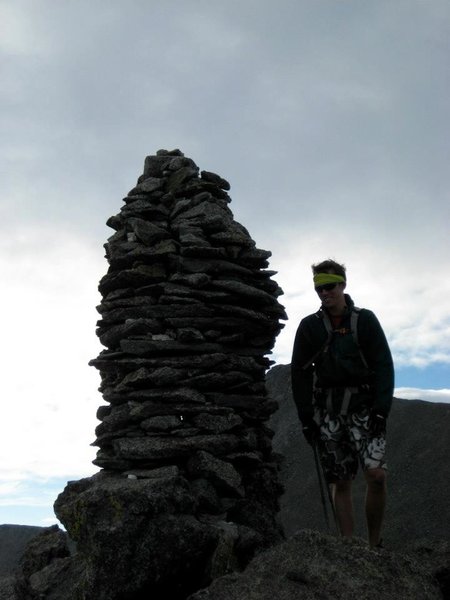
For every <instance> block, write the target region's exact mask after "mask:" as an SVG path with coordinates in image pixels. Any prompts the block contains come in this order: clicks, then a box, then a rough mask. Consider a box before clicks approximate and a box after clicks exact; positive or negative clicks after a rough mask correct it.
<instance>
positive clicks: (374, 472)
mask: <svg viewBox="0 0 450 600" xmlns="http://www.w3.org/2000/svg"><path fill="white" fill-rule="evenodd" d="M364 475H365V478H366V482H367V485H368V486H369V487H370V488H371V489H372V490H374V491H383V490H384V489H385V487H386V471H385V469H367V471H365V472H364Z"/></svg>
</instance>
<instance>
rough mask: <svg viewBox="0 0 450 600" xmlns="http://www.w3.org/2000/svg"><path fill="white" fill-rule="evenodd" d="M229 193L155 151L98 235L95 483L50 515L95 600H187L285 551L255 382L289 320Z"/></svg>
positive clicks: (83, 485) (173, 156) (178, 159)
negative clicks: (103, 260)
mask: <svg viewBox="0 0 450 600" xmlns="http://www.w3.org/2000/svg"><path fill="white" fill-rule="evenodd" d="M229 187H230V186H229V184H228V183H227V182H226V181H225V180H224V179H222V178H221V177H219V176H218V175H216V174H214V173H211V172H207V171H202V172H201V173H199V169H198V167H197V166H196V164H195V163H194V162H193V161H192V160H191V159H189V158H186V157H185V156H184V155H183V154H182V153H181V152H180V151H179V150H175V151H171V152H168V151H165V150H160V151H159V152H158V153H157V154H156V155H155V156H149V157H147V158H146V160H145V166H144V173H143V175H142V176H141V177H140V178H139V179H138V183H137V185H136V187H135V188H133V189H132V190H131V191H130V193H129V194H128V196H127V197H126V198H125V199H124V201H125V204H124V206H123V207H122V209H121V211H120V213H119V214H117V215H115V216H113V217H111V218H110V219H109V220H108V225H109V226H110V227H112V228H113V229H114V230H115V233H114V235H112V236H111V237H110V238H109V240H108V242H107V244H105V248H106V257H107V259H108V262H109V270H108V272H107V274H106V275H105V276H104V277H103V278H102V280H101V281H100V285H99V290H100V292H101V294H102V301H101V304H100V306H99V307H98V311H99V312H100V315H101V319H100V320H99V322H98V331H97V333H98V336H99V338H100V341H101V342H102V344H103V345H104V346H106V349H105V350H103V351H102V352H101V353H100V355H99V356H98V357H97V358H96V359H94V360H92V361H91V363H90V364H91V365H93V366H95V367H96V368H98V369H99V371H100V374H101V387H100V390H101V392H102V394H103V398H104V400H105V401H106V404H105V405H102V406H101V407H100V408H99V410H98V413H97V416H98V418H99V420H100V421H101V423H100V424H99V426H98V427H97V429H96V435H97V439H96V440H95V442H94V444H95V445H97V446H98V447H99V450H98V453H97V457H96V459H95V460H94V463H95V464H96V465H97V466H99V467H101V468H102V471H101V472H100V473H98V474H97V475H96V476H94V477H92V478H89V479H86V480H81V481H80V482H72V483H69V484H68V486H67V487H66V489H65V490H64V492H63V493H62V494H60V496H59V497H58V499H57V501H56V503H55V512H56V514H57V516H58V518H59V519H60V520H61V522H62V523H63V524H64V525H65V527H66V529H67V531H68V532H69V534H70V536H71V537H72V538H73V539H75V540H76V542H77V544H78V550H79V552H80V553H81V554H82V555H83V556H84V557H85V562H86V565H87V568H88V571H89V574H88V575H87V579H88V580H89V582H90V583H89V586H90V589H91V592H90V595H91V596H92V597H96V598H97V600H99V599H101V598H108V600H111V599H112V598H115V597H116V596H117V597H125V596H126V597H128V596H130V597H131V595H132V594H138V593H139V594H140V593H142V594H144V593H153V594H156V593H158V594H161V597H166V595H167V593H169V592H170V593H171V594H172V596H173V597H175V596H176V595H179V597H183V595H186V591H187V590H191V591H192V590H194V589H198V587H199V585H200V583H203V584H204V583H205V582H207V581H208V579H212V578H214V577H215V576H217V575H220V574H222V573H223V572H226V571H228V570H230V569H232V568H239V567H242V566H243V565H245V564H246V563H247V562H248V560H249V559H250V558H251V557H252V555H253V554H254V553H255V552H256V551H257V550H258V549H261V548H264V547H267V546H269V545H271V544H273V543H274V542H276V541H279V540H280V538H281V532H280V527H279V526H278V524H277V521H276V515H277V512H278V510H279V505H278V498H279V496H280V493H281V486H280V484H279V482H278V474H277V461H276V459H275V458H274V455H273V452H272V444H271V439H272V436H273V433H272V431H271V430H270V429H269V428H268V427H267V426H266V421H267V419H268V418H269V416H270V415H271V414H272V413H273V412H274V410H275V409H276V403H275V402H273V401H271V400H269V398H268V396H267V392H266V387H265V372H266V370H267V368H268V367H269V366H270V364H271V361H270V360H269V359H268V358H267V357H266V355H267V354H268V353H270V350H271V348H272V347H273V344H274V342H275V338H276V335H277V334H278V332H279V331H280V329H281V327H282V325H281V324H280V320H283V319H286V318H287V317H286V314H285V311H284V309H283V307H282V306H281V305H280V304H279V302H278V300H277V298H278V296H279V295H280V294H282V291H281V289H280V288H279V287H278V285H277V283H276V282H275V281H273V280H272V275H273V274H274V272H273V271H270V270H268V269H267V267H268V258H269V256H270V252H267V251H264V250H260V249H258V248H256V246H255V242H254V241H253V240H252V239H251V237H250V235H249V233H248V231H247V230H246V229H245V228H244V227H243V226H242V225H240V224H239V223H237V222H236V221H235V220H234V218H233V214H232V212H231V211H230V209H229V207H228V204H229V202H230V198H229V196H228V194H227V191H228V190H229ZM162 554H163V555H164V557H162ZM138 556H139V560H137V557H138ZM112 572H113V575H112V574H111V573H112ZM174 585H175V586H176V587H175V588H174V587H173V586H174ZM171 586H172V587H171ZM120 594H122V596H121V595H120ZM91 596H89V597H91ZM87 597H88V596H87ZM155 597H156V596H155Z"/></svg>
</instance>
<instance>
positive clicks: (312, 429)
mask: <svg viewBox="0 0 450 600" xmlns="http://www.w3.org/2000/svg"><path fill="white" fill-rule="evenodd" d="M303 435H304V436H305V439H306V441H307V442H308V444H309V445H310V446H314V444H315V443H316V442H317V440H318V439H319V437H320V428H319V426H318V425H317V423H316V422H315V421H313V420H312V419H311V421H308V422H306V423H303Z"/></svg>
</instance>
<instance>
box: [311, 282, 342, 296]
mask: <svg viewBox="0 0 450 600" xmlns="http://www.w3.org/2000/svg"><path fill="white" fill-rule="evenodd" d="M336 286H337V283H325V284H324V285H318V286H317V287H316V288H315V289H316V292H317V293H318V294H321V293H322V292H324V291H325V292H331V290H334V288H335V287H336Z"/></svg>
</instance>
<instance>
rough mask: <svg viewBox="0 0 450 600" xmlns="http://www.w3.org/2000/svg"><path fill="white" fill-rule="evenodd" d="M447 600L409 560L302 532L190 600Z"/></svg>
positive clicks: (360, 543) (361, 544)
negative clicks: (403, 599)
mask: <svg viewBox="0 0 450 600" xmlns="http://www.w3.org/2000/svg"><path fill="white" fill-rule="evenodd" d="M242 598H246V599H248V600H272V599H273V598H282V599H283V600H297V599H298V598H305V599H311V600H313V599H317V600H319V598H321V599H326V598H329V599H330V600H331V599H335V598H358V600H374V598H383V600H398V599H399V598H408V600H437V599H438V598H441V599H442V595H441V592H440V590H439V585H438V582H437V581H436V580H435V579H433V578H432V577H431V576H430V574H429V573H428V572H427V570H426V569H424V568H422V567H421V565H420V563H419V562H416V561H414V560H412V559H411V557H408V556H402V555H397V554H394V553H389V552H386V551H384V550H372V549H370V548H369V547H368V546H367V544H366V543H365V542H363V541H362V540H360V539H358V538H356V539H354V540H352V541H347V540H345V539H342V538H337V537H333V536H330V535H325V534H320V533H318V532H315V531H310V530H302V531H299V532H298V533H297V534H295V535H294V536H292V537H291V538H289V540H287V541H285V542H283V543H281V544H278V545H276V546H275V547H273V548H271V549H270V550H267V551H266V552H263V553H261V554H259V555H258V556H257V557H256V558H254V559H253V560H252V562H251V564H250V565H249V566H248V567H247V569H246V570H245V572H244V573H233V574H230V575H225V576H223V577H220V578H217V579H215V580H214V581H213V582H212V584H211V585H210V586H209V587H208V588H206V589H204V590H201V591H198V592H197V593H194V594H192V595H191V596H189V600H209V599H211V600H212V599H214V600H225V599H226V600H241V599H242Z"/></svg>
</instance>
